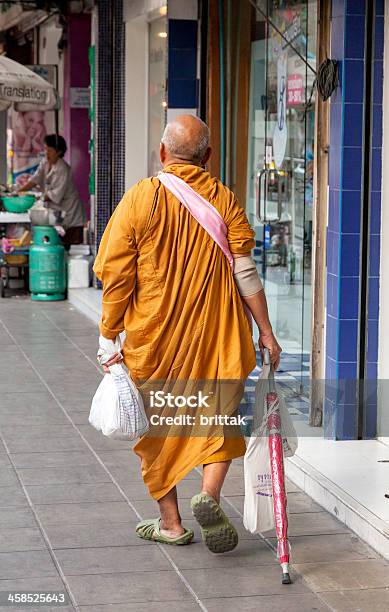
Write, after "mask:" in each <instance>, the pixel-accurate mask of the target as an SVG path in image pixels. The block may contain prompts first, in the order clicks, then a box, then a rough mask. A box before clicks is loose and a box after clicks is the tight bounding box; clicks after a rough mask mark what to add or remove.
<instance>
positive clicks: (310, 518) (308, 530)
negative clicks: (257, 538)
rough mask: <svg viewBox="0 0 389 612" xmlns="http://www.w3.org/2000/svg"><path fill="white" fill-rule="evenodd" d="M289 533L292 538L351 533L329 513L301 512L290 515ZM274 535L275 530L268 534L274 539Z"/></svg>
mask: <svg viewBox="0 0 389 612" xmlns="http://www.w3.org/2000/svg"><path fill="white" fill-rule="evenodd" d="M288 533H289V535H290V536H295V535H318V534H326V533H328V534H331V533H351V532H350V529H348V528H347V527H346V526H345V525H344V524H343V523H341V522H340V521H338V520H337V519H336V518H334V517H333V516H331V515H330V514H328V512H301V513H300V514H290V515H289V529H288ZM274 535H275V533H274V530H273V531H270V532H268V533H267V534H266V536H267V537H273V536H274Z"/></svg>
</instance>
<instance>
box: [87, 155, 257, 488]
mask: <svg viewBox="0 0 389 612" xmlns="http://www.w3.org/2000/svg"><path fill="white" fill-rule="evenodd" d="M165 172H172V173H173V174H176V175H177V176H179V177H180V178H182V179H183V180H185V181H186V182H187V183H188V184H189V185H190V186H191V187H192V188H193V189H194V190H195V191H197V192H198V193H199V194H200V195H202V196H203V197H204V198H205V199H206V200H208V201H209V202H210V203H211V204H212V205H213V206H214V207H215V208H216V209H217V210H218V212H219V213H220V215H221V216H222V217H223V219H224V221H225V223H226V225H227V229H228V232H227V238H228V243H229V248H230V251H231V252H232V253H233V254H242V253H247V252H249V251H250V250H251V249H252V248H253V246H254V244H255V243H254V232H253V230H252V229H251V227H250V225H249V223H248V221H247V217H246V214H245V212H244V210H243V208H242V207H241V206H240V205H239V203H238V202H237V200H236V198H235V196H234V194H233V193H232V192H231V191H230V190H229V189H228V188H227V187H225V186H224V185H223V184H222V183H221V182H220V181H219V180H217V179H215V178H211V176H210V175H209V173H208V172H206V171H205V170H203V169H202V168H200V167H198V166H195V165H191V164H174V165H170V166H168V167H167V168H165ZM94 270H95V273H96V275H97V277H98V278H100V279H101V281H102V284H103V300H102V308H103V311H102V321H101V326H100V331H101V334H102V335H103V336H105V337H106V338H112V339H113V338H115V337H116V336H117V334H119V333H120V332H122V331H125V332H126V340H125V344H124V347H123V357H124V362H125V364H126V366H127V367H128V369H129V371H130V373H131V376H132V378H133V379H134V380H135V382H136V383H137V384H138V385H139V388H140V390H141V392H142V390H143V392H144V390H145V389H147V388H148V385H149V386H150V384H151V385H152V384H153V382H155V381H158V384H160V381H162V383H161V384H163V381H168V382H169V384H171V383H172V382H173V383H174V381H178V382H180V381H181V382H182V381H184V386H185V384H186V383H185V381H190V383H191V384H194V385H195V386H196V381H211V382H206V383H205V387H207V385H208V388H209V385H212V381H216V383H217V384H218V383H219V382H220V381H230V382H231V381H232V387H233V388H234V390H233V392H231V393H230V394H229V398H231V397H233V399H232V400H231V402H230V401H229V400H226V402H225V403H226V405H227V404H228V406H227V407H226V406H224V405H223V402H224V401H225V400H224V399H223V397H225V394H224V395H223V393H224V391H222V392H220V389H218V390H217V392H216V395H217V397H218V399H217V400H215V402H216V403H215V404H214V406H213V407H211V408H210V410H211V412H212V410H215V411H216V412H218V413H221V412H222V413H226V414H235V413H236V408H237V405H238V404H239V400H240V398H241V395H242V392H243V384H244V381H245V379H246V378H247V376H248V374H249V373H250V372H251V371H252V370H253V368H254V367H255V349H254V345H253V341H252V337H251V330H250V326H249V323H248V321H247V318H246V314H245V311H244V308H243V304H242V300H241V297H240V295H239V292H238V290H237V288H236V285H235V282H234V278H233V274H232V271H231V267H230V265H229V263H228V261H227V258H226V257H225V255H224V254H223V252H222V251H221V249H220V247H219V246H218V245H217V244H216V243H215V242H214V241H213V240H212V238H211V237H210V236H209V235H208V234H207V232H206V231H205V230H204V229H203V228H202V227H201V226H200V225H199V223H198V222H197V221H196V220H195V219H194V218H193V217H192V216H191V214H190V213H189V212H188V210H187V209H186V208H185V207H184V206H183V205H182V204H181V203H180V202H179V200H178V199H177V198H176V197H175V196H173V195H172V194H171V192H170V191H168V190H167V189H166V188H165V187H164V186H163V185H162V184H161V183H160V181H159V180H158V179H157V178H155V177H152V178H148V179H144V180H142V181H140V182H139V183H137V184H136V185H134V186H133V187H132V188H131V189H130V190H129V191H128V192H127V193H126V194H125V195H124V197H123V199H122V201H121V202H120V204H119V205H118V206H117V208H116V209H115V211H114V213H113V215H112V217H111V219H110V221H109V223H108V225H107V228H106V230H105V232H104V235H103V237H102V240H101V244H100V248H99V252H98V255H97V258H96V262H95V266H94ZM234 381H235V383H236V384H235V386H234ZM201 384H202V385H203V383H201ZM229 384H230V383H228V384H227V387H228V385H229ZM229 388H230V387H229ZM223 389H224V387H223ZM227 395H228V394H227ZM218 401H219V405H217V402H218ZM208 413H209V411H208ZM192 414H194V413H193V410H192ZM196 426H197V425H196ZM233 429H234V428H233ZM201 431H202V430H199V429H196V428H193V431H192V433H193V435H191V430H190V427H189V435H188V429H187V430H186V434H185V435H181V434H182V432H183V430H181V428H180V426H177V425H174V426H172V427H169V426H165V428H161V427H159V426H158V425H156V426H152V427H151V429H150V432H149V433H148V434H147V435H145V436H143V437H142V438H141V439H140V440H139V441H138V443H137V444H136V446H135V447H134V450H135V452H136V453H137V454H138V455H139V456H140V458H141V460H142V475H143V479H144V482H145V484H146V485H147V486H148V488H149V491H150V493H151V495H152V496H153V497H154V498H155V499H159V498H161V497H163V496H164V495H165V494H166V493H168V491H169V490H170V489H171V488H172V487H174V486H175V485H176V484H177V483H178V482H179V481H180V480H181V479H182V478H183V477H184V476H185V475H186V474H187V473H188V472H190V471H191V470H192V469H193V468H194V467H195V466H197V465H199V464H205V463H209V462H213V461H225V460H229V459H232V458H234V457H238V456H241V455H243V454H244V450H245V445H244V440H243V437H242V435H241V434H240V432H239V433H238V430H237V428H235V429H234V432H235V433H234V435H231V436H226V435H225V429H224V428H223V427H222V426H218V427H215V428H209V429H208V430H207V432H206V434H205V435H201Z"/></svg>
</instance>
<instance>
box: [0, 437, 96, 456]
mask: <svg viewBox="0 0 389 612" xmlns="http://www.w3.org/2000/svg"><path fill="white" fill-rule="evenodd" d="M7 446H8V448H9V451H10V453H27V452H30V453H32V452H38V453H42V452H43V451H56V450H58V451H67V450H69V451H74V450H85V448H86V447H85V442H84V441H83V440H82V438H80V436H77V437H76V436H74V437H70V436H69V437H65V438H48V439H45V438H40V439H34V438H30V437H28V438H15V439H14V440H7Z"/></svg>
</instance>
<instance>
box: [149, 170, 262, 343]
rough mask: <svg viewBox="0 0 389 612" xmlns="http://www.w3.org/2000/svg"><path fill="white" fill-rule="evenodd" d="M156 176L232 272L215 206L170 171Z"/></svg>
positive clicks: (250, 317)
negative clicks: (194, 220)
mask: <svg viewBox="0 0 389 612" xmlns="http://www.w3.org/2000/svg"><path fill="white" fill-rule="evenodd" d="M157 177H158V178H159V180H160V181H161V183H162V184H163V185H164V186H165V187H166V188H167V189H169V191H171V193H172V194H173V195H174V196H176V198H177V199H178V200H179V201H180V202H181V204H183V205H184V206H185V208H186V209H187V210H188V211H189V212H190V214H191V215H192V216H193V217H194V218H195V219H196V221H197V222H198V223H199V224H200V225H201V227H203V228H204V229H205V231H206V232H207V233H208V234H209V235H210V236H211V238H212V239H213V240H214V241H215V242H216V244H217V245H218V246H219V247H220V248H221V250H222V251H223V253H224V255H225V256H226V257H227V260H228V263H229V264H230V266H231V270H232V272H233V271H234V258H233V256H232V254H231V251H230V248H229V246H228V240H227V226H226V224H225V223H224V219H223V217H222V216H221V215H220V214H219V212H218V211H217V210H216V208H215V207H214V206H212V204H210V203H209V202H207V200H205V199H204V198H203V197H202V196H201V195H200V194H199V193H197V192H196V191H195V190H194V189H192V187H190V186H189V185H188V184H187V183H186V182H185V181H183V180H182V179H180V177H178V176H176V175H175V174H171V173H170V172H158V174H157ZM242 304H243V308H244V310H245V313H246V317H247V320H248V323H249V325H250V329H251V332H252V331H253V321H252V315H251V312H250V309H249V308H248V306H247V305H246V304H245V302H244V301H243V300H242Z"/></svg>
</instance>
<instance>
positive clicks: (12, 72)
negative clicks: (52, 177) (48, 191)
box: [0, 55, 57, 297]
mask: <svg viewBox="0 0 389 612" xmlns="http://www.w3.org/2000/svg"><path fill="white" fill-rule="evenodd" d="M11 105H14V107H15V108H16V110H19V111H29V110H31V109H33V110H34V109H36V110H49V109H53V108H55V107H56V106H57V95H56V92H55V89H54V88H53V86H52V85H51V84H50V83H49V82H48V81H45V80H44V79H43V78H42V77H40V76H39V75H37V74H35V72H33V71H32V70H30V69H29V68H26V67H25V66H23V65H21V64H19V63H17V62H15V61H13V60H11V59H9V58H8V57H6V56H4V55H0V110H6V109H8V108H9V107H10V106H11ZM12 191H13V187H12V186H5V185H4V186H2V189H1V190H0V295H1V297H4V296H5V295H6V293H5V291H6V289H7V288H8V287H9V281H10V280H11V279H12V278H21V280H22V284H23V286H24V287H25V288H27V286H28V283H27V279H28V263H29V261H28V258H29V245H30V242H31V232H30V223H31V219H30V215H29V213H28V210H29V209H30V208H31V207H32V206H33V204H34V202H35V195H33V194H23V195H15V194H13V193H12Z"/></svg>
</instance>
